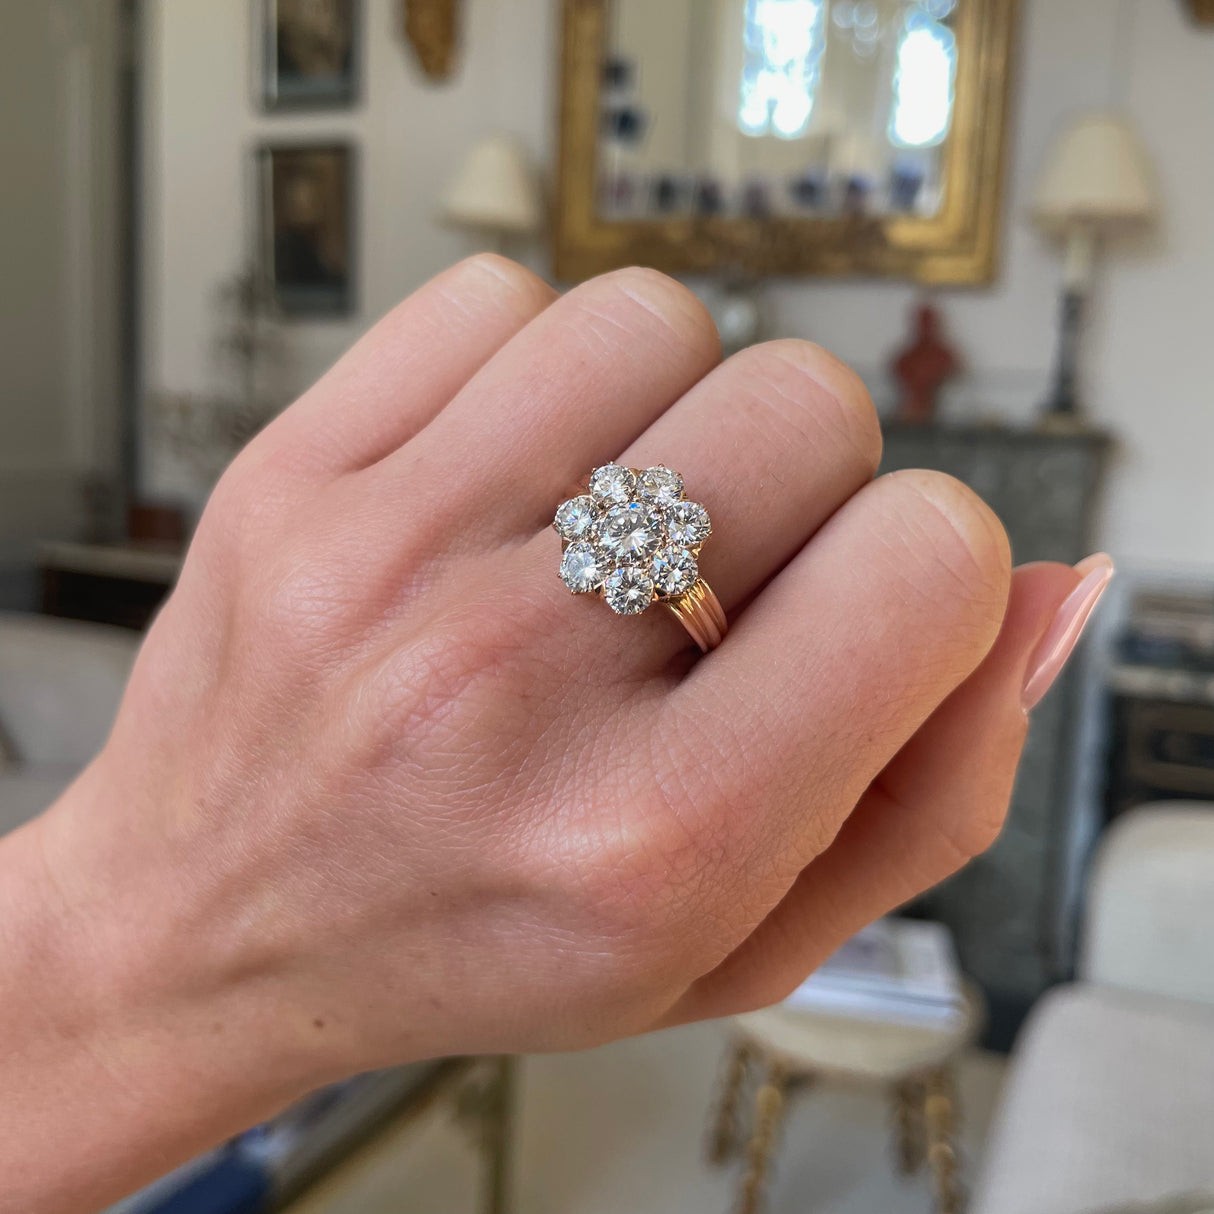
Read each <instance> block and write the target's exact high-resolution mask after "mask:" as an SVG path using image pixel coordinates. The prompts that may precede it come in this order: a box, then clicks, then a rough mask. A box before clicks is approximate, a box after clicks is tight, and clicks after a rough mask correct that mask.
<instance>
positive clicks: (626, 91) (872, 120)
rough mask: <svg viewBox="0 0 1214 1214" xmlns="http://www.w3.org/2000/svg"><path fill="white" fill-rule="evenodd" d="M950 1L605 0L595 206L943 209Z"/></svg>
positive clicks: (764, 212) (678, 212)
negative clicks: (607, 3)
mask: <svg viewBox="0 0 1214 1214" xmlns="http://www.w3.org/2000/svg"><path fill="white" fill-rule="evenodd" d="M961 2H964V0H961ZM957 3H958V0H833V3H832V2H830V0H663V2H662V3H661V4H660V5H659V4H654V3H653V2H652V0H612V4H611V11H610V21H609V27H608V28H609V36H608V48H607V54H606V57H605V61H604V64H603V89H602V94H601V98H602V120H601V124H600V138H599V143H600V147H599V156H598V170H599V179H598V199H599V201H598V206H599V211H600V214H602V215H603V217H604V218H608V219H612V218H615V219H627V220H638V219H641V220H643V219H655V220H657V219H671V218H676V217H680V216H690V215H704V216H707V215H720V216H727V217H728V216H748V217H752V218H763V217H767V216H777V215H778V216H787V217H800V218H813V217H815V216H821V217H835V216H838V215H844V214H864V215H875V216H885V215H898V214H903V215H912V216H932V215H935V214H937V213H938V212H939V209H940V206H941V202H942V161H943V151H944V148H945V147H946V145H947V140H948V136H949V130H950V126H951V122H952V112H953V100H954V80H955V77H956V67H957V43H956V38H955V34H954V31H953V29H952V20H953V17H954V13H955V7H956V4H957Z"/></svg>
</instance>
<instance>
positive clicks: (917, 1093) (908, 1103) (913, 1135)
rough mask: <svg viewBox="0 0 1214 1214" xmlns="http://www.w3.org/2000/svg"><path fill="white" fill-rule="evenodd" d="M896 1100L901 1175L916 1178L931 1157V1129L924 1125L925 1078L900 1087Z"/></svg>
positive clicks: (895, 1090)
mask: <svg viewBox="0 0 1214 1214" xmlns="http://www.w3.org/2000/svg"><path fill="white" fill-rule="evenodd" d="M892 1096H893V1112H894V1147H895V1153H896V1155H897V1161H898V1171H899V1172H901V1173H902V1175H903V1176H913V1175H914V1174H915V1173H916V1172H918V1171H919V1169H920V1168H921V1167H923V1161H924V1158H925V1157H926V1154H927V1143H926V1137H927V1127H926V1126H925V1124H924V1112H925V1110H924V1103H925V1101H926V1099H927V1091H926V1088H925V1086H924V1083H923V1080H922V1079H921V1078H919V1077H912V1078H909V1079H903V1080H901V1081H900V1082H899V1083H896V1084H895V1085H894V1088H893V1092H892Z"/></svg>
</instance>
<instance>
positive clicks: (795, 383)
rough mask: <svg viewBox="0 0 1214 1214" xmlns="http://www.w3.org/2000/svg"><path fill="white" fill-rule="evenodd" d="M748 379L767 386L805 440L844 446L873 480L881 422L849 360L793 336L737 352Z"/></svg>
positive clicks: (771, 402) (770, 402)
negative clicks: (843, 359)
mask: <svg viewBox="0 0 1214 1214" xmlns="http://www.w3.org/2000/svg"><path fill="white" fill-rule="evenodd" d="M734 358H735V361H737V362H741V363H742V364H743V366H744V367H745V369H746V371H748V372H750V374H748V375H747V376H746V377H745V378H746V379H747V380H748V381H749V382H751V383H754V384H759V385H762V388H761V389H760V391H762V395H763V403H764V404H765V405H766V406H767V407H768V409H769V410H770V411H773V412H774V413H775V414H776V415H777V416H778V417H780V418H782V419H783V420H784V421H785V422H786V423H787V424H788V425H789V426H790V427H791V428H792V429H793V431H794V438H796V439H798V440H800V441H807V442H814V441H818V442H821V440H822V436H823V434H824V433H825V437H826V440H827V441H828V442H829V443H831V444H832V445H833V446H834V447H838V448H842V449H843V450H845V451H846V452H848V454H849V455H850V456H851V458H852V459H854V460H855V461H856V463H857V464H858V465H859V466H860V468H861V469H862V470H863V471H864V473H865V475H866V477H868V478H871V477H872V476H873V475H874V474H875V473H876V471H877V468H878V466H879V465H880V463H881V451H882V439H881V424H880V420H879V419H878V417H877V410H876V408H875V407H874V405H873V402H872V397H871V396H870V395H869V392H868V389H867V387H865V384H864V381H863V380H862V379H861V378H860V377H859V375H857V374H856V373H855V372H854V371H853V370H852V369H851V368H850V367H849V366H848V365H847V364H846V363H844V362H841V361H840V360H839V359H837V358H836V357H835V356H834V355H833V354H830V353H829V352H828V351H826V350H824V349H823V348H822V347H821V346H818V345H815V344H814V343H813V342H810V341H802V340H799V339H794V338H788V339H784V340H781V341H772V342H765V343H763V344H762V345H759V346H752V347H751V348H750V349H748V350H743V351H742V352H741V353H739V354H737V355H735V356H734Z"/></svg>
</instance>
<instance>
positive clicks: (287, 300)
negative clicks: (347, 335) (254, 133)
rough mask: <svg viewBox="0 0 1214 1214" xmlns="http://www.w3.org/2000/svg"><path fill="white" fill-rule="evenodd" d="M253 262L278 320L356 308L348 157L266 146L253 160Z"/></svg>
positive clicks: (329, 150) (322, 149) (325, 149)
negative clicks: (256, 234)
mask: <svg viewBox="0 0 1214 1214" xmlns="http://www.w3.org/2000/svg"><path fill="white" fill-rule="evenodd" d="M257 168H258V173H257V185H258V208H259V211H260V241H259V245H260V249H259V261H260V268H261V272H262V274H263V275H264V280H265V281H266V282H267V283H268V284H269V285H270V288H271V290H272V291H273V294H274V298H275V300H276V301H277V304H278V307H279V308H280V309H281V311H282V314H283V315H284V316H296V317H300V316H303V317H306V316H312V317H326V316H328V317H334V316H346V315H349V313H350V312H351V311H352V310H353V308H354V222H353V215H354V197H353V194H354V185H353V180H352V178H353V173H354V150H353V148H351V147H350V146H349V145H348V144H344V143H338V144H281V145H267V146H264V147H262V148H260V149H258V153H257Z"/></svg>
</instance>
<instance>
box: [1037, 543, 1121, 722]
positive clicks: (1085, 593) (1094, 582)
mask: <svg viewBox="0 0 1214 1214" xmlns="http://www.w3.org/2000/svg"><path fill="white" fill-rule="evenodd" d="M1075 570H1076V572H1078V573H1080V574H1082V575H1083V580H1082V581H1081V582H1080V583H1079V585H1078V586H1076V587H1075V589H1074V590H1072V591H1071V593H1070V594H1069V595H1067V598H1066V601H1065V602H1064V603H1063V604H1062V606H1061V607H1059V608H1058V614H1057V615H1056V616H1054V618H1053V620H1052V621H1051V622H1050V626H1049V628H1048V629H1046V633H1045V636H1043V637H1042V638H1041V641H1040V643H1039V644H1038V646H1037V648H1036V650H1035V651H1034V653H1033V656H1032V658H1031V659H1030V660H1029V664H1028V673H1027V674H1026V675H1025V679H1024V690H1023V691H1022V692H1021V693H1020V703H1021V705H1022V707H1023V708H1024V711H1025V712H1028V711H1029V710H1030V709H1032V708H1035V707H1036V706H1037V705H1038V704H1039V703H1040V702H1041V699H1042V697H1043V696H1044V695H1045V693H1046V692H1047V691H1049V689H1050V688H1051V687H1052V686H1053V685H1054V680H1055V679H1056V678H1057V677H1058V675H1059V673H1060V672H1061V670H1062V668H1063V667H1064V666H1065V665H1066V662H1067V658H1069V657H1070V656H1071V654H1072V653H1073V652H1074V649H1075V646H1076V644H1078V642H1079V638H1080V637H1081V636H1082V635H1083V629H1084V625H1085V624H1087V622H1088V620H1089V618H1090V617H1091V615H1092V612H1093V610H1095V607H1096V604H1097V603H1099V602H1100V596H1101V595H1102V594H1104V592H1105V590H1106V589H1107V588H1108V584H1109V582H1110V581H1112V579H1113V562H1112V560H1111V558H1109V557H1108V556H1106V555H1105V554H1104V553H1103V552H1097V553H1096V554H1095V555H1094V556H1089V557H1085V558H1084V559H1083V560H1082V561H1080V562H1079V564H1078V565H1076V566H1075Z"/></svg>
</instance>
